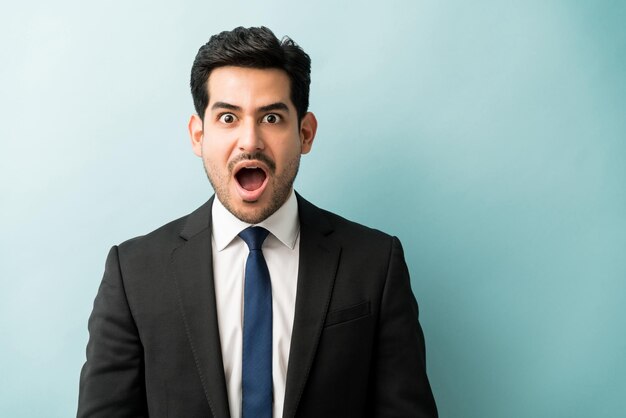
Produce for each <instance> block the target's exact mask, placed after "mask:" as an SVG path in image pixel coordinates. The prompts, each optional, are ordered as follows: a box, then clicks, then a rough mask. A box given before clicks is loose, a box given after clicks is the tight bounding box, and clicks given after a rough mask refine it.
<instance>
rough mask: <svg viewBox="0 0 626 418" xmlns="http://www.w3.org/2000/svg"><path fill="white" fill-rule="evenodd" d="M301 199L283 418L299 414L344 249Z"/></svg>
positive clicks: (328, 227) (319, 212) (313, 207)
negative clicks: (342, 249)
mask: <svg viewBox="0 0 626 418" xmlns="http://www.w3.org/2000/svg"><path fill="white" fill-rule="evenodd" d="M297 197H298V213H299V217H300V265H299V269H298V289H297V292H296V308H295V317H294V323H293V332H292V336H291V349H290V352H289V365H288V367H287V384H286V392H285V406H284V413H283V417H293V416H295V414H296V410H297V408H298V404H299V402H300V398H301V396H302V392H303V391H304V386H305V384H306V380H307V378H308V375H309V371H310V369H311V366H312V364H313V359H314V358H315V352H316V350H317V344H318V342H319V338H320V335H321V333H322V328H323V326H324V321H325V319H326V313H327V311H328V306H329V303H330V298H331V295H332V290H333V285H334V282H335V275H336V273H337V266H338V262H339V256H340V253H341V247H340V246H339V245H338V244H337V243H335V242H334V241H333V240H332V239H330V238H329V235H330V234H331V233H332V227H331V225H330V223H329V222H328V220H327V219H326V218H325V217H324V216H323V215H322V212H321V211H320V210H319V209H318V208H316V207H315V206H313V205H312V204H310V203H309V202H307V201H306V200H304V199H303V198H301V197H300V196H299V195H297Z"/></svg>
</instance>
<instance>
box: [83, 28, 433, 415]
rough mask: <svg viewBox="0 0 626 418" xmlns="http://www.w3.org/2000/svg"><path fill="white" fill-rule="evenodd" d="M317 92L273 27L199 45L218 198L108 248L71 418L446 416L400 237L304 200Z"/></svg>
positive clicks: (198, 99)
mask: <svg viewBox="0 0 626 418" xmlns="http://www.w3.org/2000/svg"><path fill="white" fill-rule="evenodd" d="M309 84H310V59H309V57H308V55H307V54H305V53H304V51H303V50H302V49H301V48H300V47H299V46H297V45H296V44H295V43H294V42H293V41H291V40H290V39H289V38H284V39H283V40H282V41H279V40H278V39H277V38H276V37H275V36H274V34H273V33H272V32H271V31H270V30H269V29H267V28H249V29H244V28H236V29H234V30H233V31H230V32H222V33H220V34H218V35H216V36H213V37H212V38H211V39H210V41H209V42H208V43H207V44H206V45H204V46H203V47H201V48H200V50H199V52H198V54H197V56H196V59H195V61H194V64H193V67H192V74H191V90H192V95H193V99H194V105H195V108H196V112H197V114H194V115H193V116H192V117H191V120H190V121H189V134H190V137H191V143H192V148H193V151H194V153H195V154H196V155H198V156H200V157H201V158H202V160H203V163H204V167H205V169H206V172H207V175H208V177H209V181H210V182H211V185H212V186H213V189H214V190H215V196H213V197H212V198H211V199H210V200H209V201H208V202H207V203H206V204H204V205H203V206H202V207H200V208H199V209H197V210H196V211H195V212H193V213H191V214H190V215H188V216H185V217H183V218H181V219H178V220H176V221H173V222H171V223H169V224H167V225H165V226H163V227H161V228H159V229H157V230H156V231H154V232H152V233H150V234H148V235H146V236H143V237H139V238H135V239H133V240H130V241H127V242H125V243H123V244H121V245H119V246H116V247H113V248H112V249H111V252H110V253H109V256H108V259H107V263H106V269H105V273H104V278H103V280H102V284H101V286H100V289H99V291H98V295H97V296H96V299H95V302H94V308H93V312H92V315H91V317H90V320H89V332H90V339H89V343H88V345H87V362H86V363H85V365H84V367H83V369H82V372H81V381H80V395H79V406H78V416H80V417H122V416H132V417H143V416H150V417H184V418H188V417H229V416H233V417H240V416H243V417H244V418H260V417H272V416H273V417H318V418H319V417H363V416H367V417H369V416H371V417H436V416H437V411H436V407H435V403H434V399H433V396H432V393H431V389H430V386H429V383H428V379H427V377H426V364H425V355H424V340H423V335H422V331H421V328H420V325H419V323H418V312H417V304H416V303H415V299H414V297H413V294H412V293H411V289H410V282H409V276H408V271H407V267H406V264H405V261H404V256H403V253H402V248H401V246H400V243H399V241H398V239H397V238H395V237H390V236H388V235H386V234H384V233H382V232H379V231H376V230H372V229H369V228H366V227H364V226H361V225H357V224H355V223H352V222H349V221H347V220H345V219H343V218H340V217H338V216H336V215H334V214H331V213H329V212H326V211H324V210H321V209H319V208H317V207H315V206H313V205H312V204H311V203H309V202H307V201H306V200H304V199H303V198H302V197H300V196H299V195H297V194H296V193H295V192H294V191H293V187H292V186H293V181H294V179H295V177H296V173H297V171H298V166H299V162H300V156H301V154H306V153H308V152H309V151H310V150H311V146H312V144H313V140H314V138H315V133H316V129H317V121H316V119H315V116H314V115H313V114H312V113H310V112H308V111H307V109H308V95H309Z"/></svg>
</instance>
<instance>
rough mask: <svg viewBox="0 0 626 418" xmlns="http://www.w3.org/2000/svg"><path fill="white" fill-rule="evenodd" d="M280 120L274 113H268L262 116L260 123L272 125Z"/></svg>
mask: <svg viewBox="0 0 626 418" xmlns="http://www.w3.org/2000/svg"><path fill="white" fill-rule="evenodd" d="M281 120H282V118H281V117H280V115H277V114H276V113H269V114H267V115H265V116H263V119H261V123H270V124H274V123H278V122H280V121H281Z"/></svg>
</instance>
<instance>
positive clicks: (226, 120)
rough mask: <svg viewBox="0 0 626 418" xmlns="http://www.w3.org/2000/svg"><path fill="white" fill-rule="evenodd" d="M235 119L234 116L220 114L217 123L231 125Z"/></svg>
mask: <svg viewBox="0 0 626 418" xmlns="http://www.w3.org/2000/svg"><path fill="white" fill-rule="evenodd" d="M236 119H237V118H236V117H235V115H233V114H232V113H222V114H221V115H220V117H219V119H218V120H219V121H220V122H222V123H227V124H231V123H233V122H234V121H235V120H236Z"/></svg>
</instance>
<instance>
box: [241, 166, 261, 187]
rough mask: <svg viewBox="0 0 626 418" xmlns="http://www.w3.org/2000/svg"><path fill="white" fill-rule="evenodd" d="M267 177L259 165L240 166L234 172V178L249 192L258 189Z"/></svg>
mask: <svg viewBox="0 0 626 418" xmlns="http://www.w3.org/2000/svg"><path fill="white" fill-rule="evenodd" d="M266 178H267V174H265V171H263V170H262V169H261V168H259V167H254V166H251V167H242V168H241V169H239V171H237V173H235V179H237V182H238V183H239V185H240V186H241V188H242V189H245V190H247V191H249V192H253V191H255V190H258V189H260V188H261V187H262V186H263V183H264V182H265V179H266Z"/></svg>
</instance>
